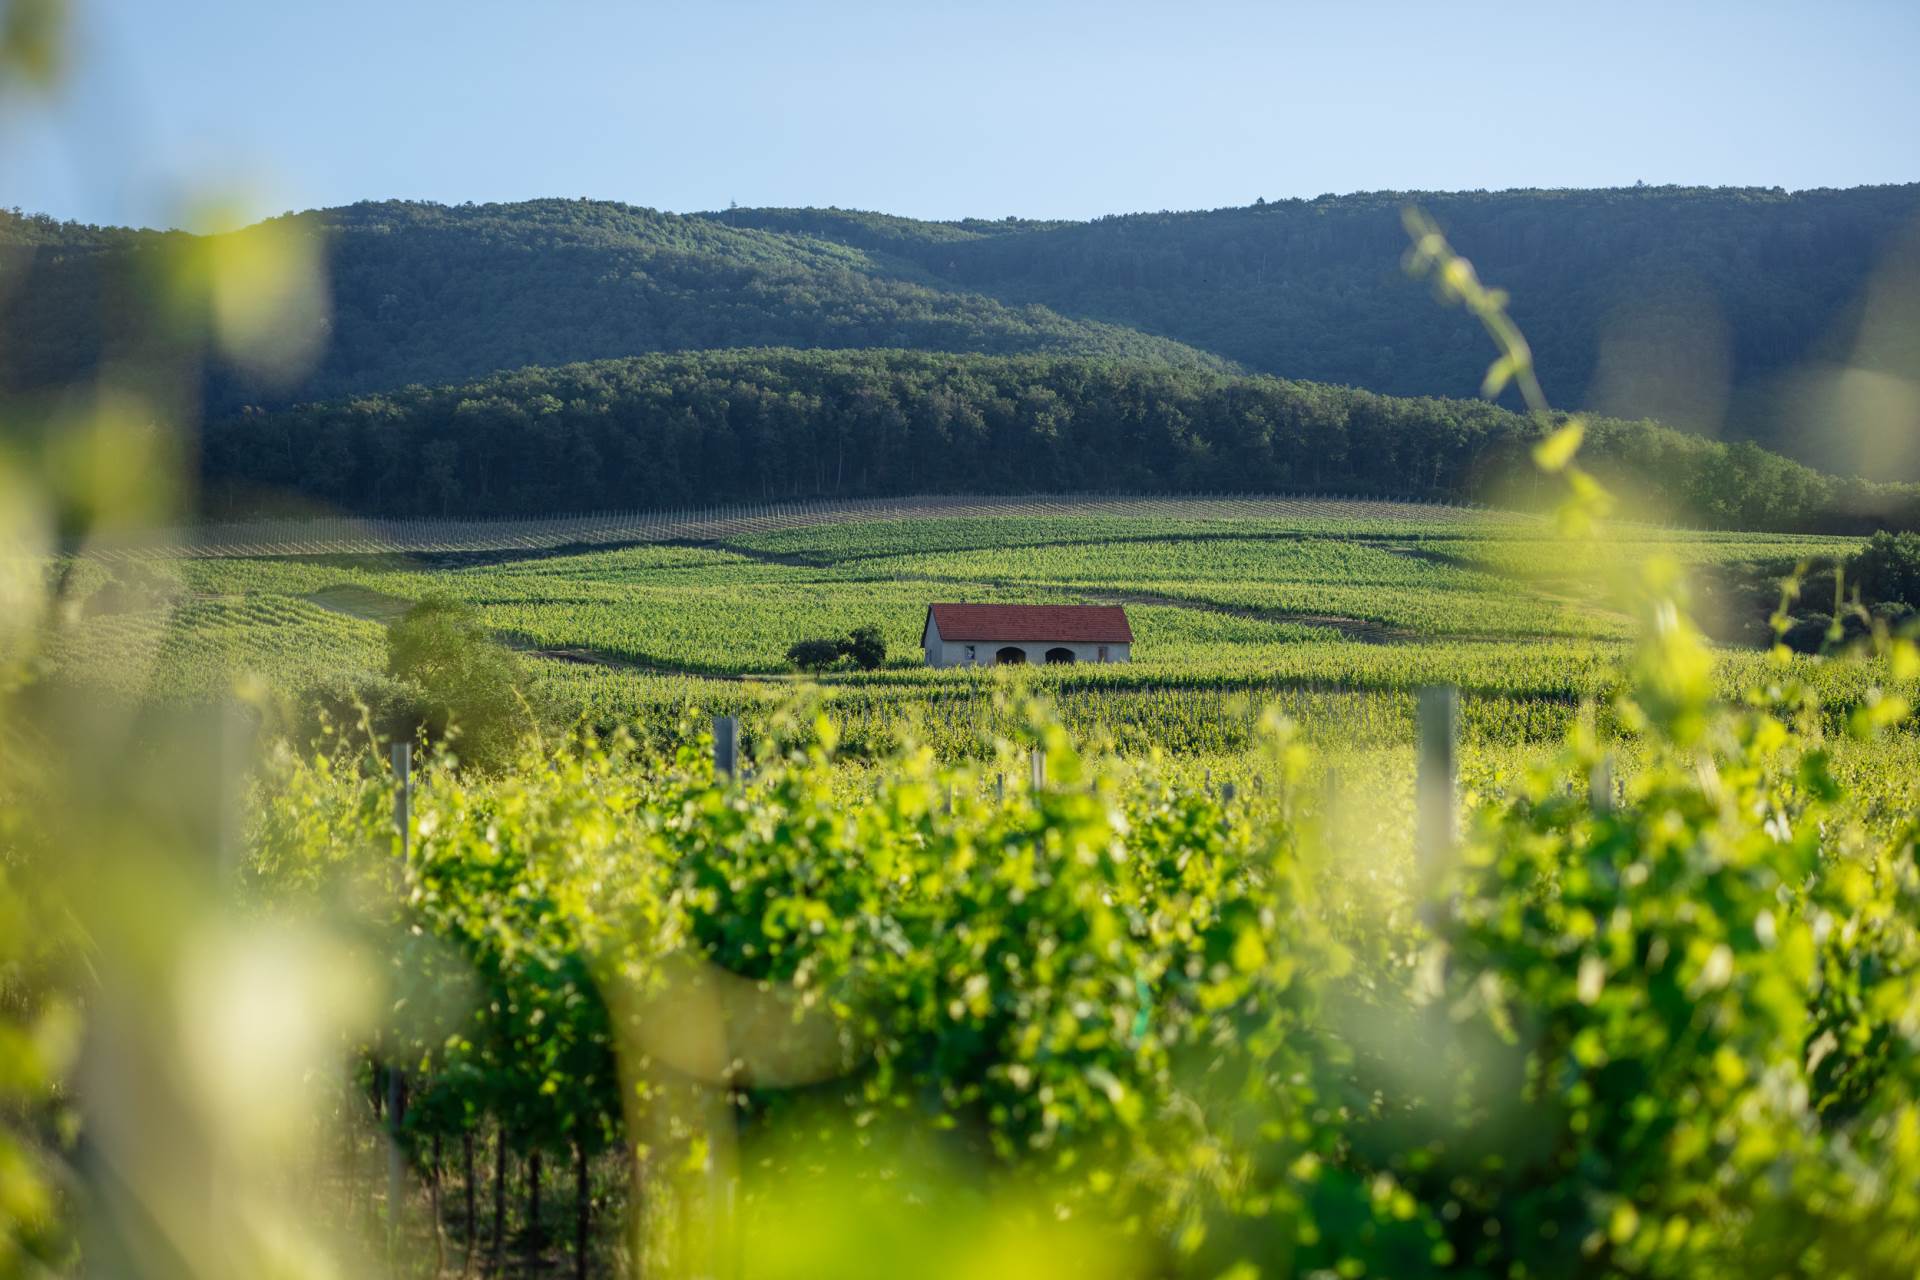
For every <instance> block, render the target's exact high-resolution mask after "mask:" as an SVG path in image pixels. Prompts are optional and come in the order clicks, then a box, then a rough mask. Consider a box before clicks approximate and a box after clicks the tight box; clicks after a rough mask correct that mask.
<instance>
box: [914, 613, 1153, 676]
mask: <svg viewBox="0 0 1920 1280" xmlns="http://www.w3.org/2000/svg"><path fill="white" fill-rule="evenodd" d="M920 643H921V647H922V648H924V649H925V650H926V651H927V665H928V666H930V667H990V666H992V665H993V664H994V663H995V662H996V661H998V655H999V653H1000V651H1001V650H1002V649H1007V648H1012V649H1018V650H1020V651H1021V652H1022V653H1024V654H1026V655H1027V661H1028V662H1029V663H1030V664H1032V665H1034V666H1041V665H1044V664H1045V662H1046V660H1047V650H1049V649H1067V650H1070V651H1072V653H1073V660H1074V661H1075V662H1131V661H1132V660H1133V652H1132V651H1133V646H1132V645H1130V644H1080V643H1077V642H1064V641H1057V640H1056V641H1046V640H967V641H959V640H943V639H942V638H941V636H940V628H939V626H938V625H937V624H936V623H935V622H934V620H933V619H932V618H931V617H929V618H928V619H927V631H926V634H925V635H924V636H922V637H921V638H920Z"/></svg>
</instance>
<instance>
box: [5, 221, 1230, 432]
mask: <svg viewBox="0 0 1920 1280" xmlns="http://www.w3.org/2000/svg"><path fill="white" fill-rule="evenodd" d="M293 219H294V221H295V223H296V224H297V225H298V227H299V228H300V229H301V230H303V231H306V232H309V233H311V234H313V235H316V236H321V237H323V238H324V240H325V244H326V253H327V263H328V277H329V284H330V287H331V294H332V321H331V331H330V341H329V343H328V345H327V346H326V348H325V350H324V354H323V355H322V357H321V360H320V363H319V365H318V367H317V368H315V369H314V370H313V371H312V372H311V374H310V375H308V376H307V377H305V378H304V379H302V380H301V381H299V382H298V383H296V384H294V385H292V386H275V387H265V386H259V385H253V384H250V383H248V382H247V381H246V380H245V379H244V378H242V377H241V376H240V375H239V374H238V373H237V372H235V371H233V370H231V369H227V368H220V367H216V368H213V369H209V370H208V371H207V374H206V383H205V386H206V399H207V404H208V407H209V408H210V409H211V410H212V411H213V412H215V413H218V412H222V411H226V410H229V409H232V408H236V407H238V406H239V405H241V404H246V403H264V404H270V405H271V404H286V403H292V402H297V401H301V400H312V399H323V398H328V397H334V396H342V395H352V394H356V393H359V392H366V391H380V390H387V389H392V388H397V387H403V386H407V385H410V384H432V383H446V382H453V381H458V380H461V379H466V378H472V377H478V376H481V375H485V374H489V373H494V372H497V371H500V370H507V369H517V368H521V367H524V366H527V365H551V364H565V363H569V362H573V361H579V360H592V359H599V358H604V357H611V356H630V355H643V354H647V353H650V352H662V351H689V350H703V349H707V348H715V347H743V346H748V347H750V346H789V347H833V348H858V347H882V346H884V347H910V348H917V349H922V350H933V351H968V352H987V353H1016V352H1049V353H1057V354H1072V355H1106V356H1115V357H1125V358H1133V359H1152V360H1158V361H1162V362H1164V363H1167V364H1169V365H1172V366H1175V367H1182V366H1216V367H1217V366H1221V365H1222V363H1223V362H1221V361H1218V360H1216V359H1214V358H1212V357H1209V356H1205V355H1203V354H1201V353H1200V352H1197V351H1194V350H1192V349H1189V348H1185V347H1182V346H1181V345H1180V344H1178V343H1174V342H1169V341H1167V340H1164V339H1159V338H1154V337H1150V336H1147V335H1143V334H1140V333H1137V332H1135V331H1133V330H1130V329H1127V328H1124V327H1118V326H1112V325H1104V324H1099V323H1089V322H1081V321H1076V320H1072V319H1069V318H1067V317H1064V316H1061V315H1059V314H1057V313H1055V312H1053V311H1051V310H1049V309H1048V308H1047V307H1045V306H1044V305H1041V304H1032V303H1019V304H1007V303H1003V302H1000V301H998V300H997V299H995V298H992V297H989V296H986V295H983V294H978V293H973V292H970V291H967V290H964V289H957V288H955V287H953V286H951V285H948V284H945V283H944V282H941V281H939V280H937V279H935V278H934V277H932V276H931V275H929V274H928V273H927V272H926V271H924V270H923V269H921V268H919V267H917V266H916V265H914V264H913V263H911V262H909V261H907V260H906V259H904V258H897V257H885V256H882V255H876V254H870V253H868V252H866V251H864V250H861V249H858V248H853V247H849V246H846V245H843V244H837V243H833V242H829V241H825V240H818V239H814V238H811V237H807V236H804V235H797V234H775V233H769V232H765V231H759V230H755V229H751V228H736V227H730V226H726V225H723V224H720V223H717V222H715V221H714V220H712V219H707V218H699V217H683V216H678V215H674V214H664V213H657V212H654V211H652V210H648V209H637V208H633V207H631V206H627V205H619V204H609V203H604V202H596V201H580V200H539V201H532V202H529V203H525V204H515V205H479V206H466V205H463V206H457V207H449V206H444V205H435V204H419V203H410V202H400V201H389V202H386V203H382V204H358V205H352V206H349V207H347V208H342V209H329V210H323V211H320V212H316V213H308V214H299V215H293ZM184 239H185V237H184V236H183V235H182V234H181V233H159V232H143V231H117V230H113V229H102V228H93V227H76V226H70V225H66V224H58V223H51V222H49V221H47V220H44V219H32V218H21V217H17V216H9V215H5V214H0V278H5V279H9V280H11V281H12V282H13V283H14V287H12V288H8V289H4V290H0V385H4V386H6V387H8V388H11V389H32V388H42V387H48V386H53V385H58V384H61V383H65V382H70V381H73V380H76V379H79V378H83V377H86V376H88V375H89V374H90V372H91V371H92V370H93V369H94V368H95V367H96V366H97V364H98V363H99V361H100V359H101V357H102V354H103V352H108V353H110V352H112V350H113V349H114V346H115V344H116V343H117V342H119V341H122V340H124V339H125V338H126V336H127V332H126V331H127V329H128V326H129V325H130V323H131V321H130V320H129V311H130V306H129V303H130V301H132V302H134V303H136V304H137V303H138V302H140V301H141V300H142V299H143V296H144V295H145V294H146V293H147V292H148V291H147V290H146V288H145V286H144V283H143V282H144V281H146V280H148V279H150V278H151V277H152V275H153V274H154V273H155V269H156V266H157V264H159V263H160V262H161V261H162V258H163V255H164V253H165V252H166V250H167V248H168V247H169V245H170V244H171V245H178V243H179V242H181V241H183V240H184ZM138 309H139V308H138V306H137V305H135V306H133V307H132V308H131V310H134V311H137V310H138Z"/></svg>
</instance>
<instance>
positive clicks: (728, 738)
mask: <svg viewBox="0 0 1920 1280" xmlns="http://www.w3.org/2000/svg"><path fill="white" fill-rule="evenodd" d="M739 770H740V717H739V716H715V717H714V718H713V772H714V776H716V777H721V778H731V777H733V776H734V775H735V774H736V773H738V772H739Z"/></svg>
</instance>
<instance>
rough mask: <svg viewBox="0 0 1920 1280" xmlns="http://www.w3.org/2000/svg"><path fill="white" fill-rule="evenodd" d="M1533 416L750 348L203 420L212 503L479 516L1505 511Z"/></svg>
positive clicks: (884, 355) (1787, 488)
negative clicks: (1223, 499)
mask: <svg viewBox="0 0 1920 1280" xmlns="http://www.w3.org/2000/svg"><path fill="white" fill-rule="evenodd" d="M1540 430H1541V429H1540V427H1539V426H1538V425H1537V424H1536V423H1534V422H1533V421H1531V420H1530V419H1528V418H1526V417H1524V416H1522V415H1520V414H1516V413H1512V412H1509V411H1508V410H1505V409H1502V408H1500V407H1498V406H1496V405H1492V404H1488V403H1486V402H1484V401H1480V400H1442V399H1435V398H1418V399H1410V398H1399V397H1390V396H1380V395H1375V394H1373V393H1371V392H1366V391H1357V390H1353V389H1350V388H1342V387H1329V386H1324V385H1316V384H1312V383H1300V382H1287V381H1282V380H1279V379H1275V378H1266V377H1243V376H1229V375H1224V374H1220V373H1217V372H1212V371H1207V370H1197V369H1175V368H1171V367H1168V366H1167V365H1165V364H1164V363H1142V362H1123V361H1102V360H1093V359H1085V358H1065V357H1048V356H1012V357H991V356H968V355H941V354H929V353H924V352H903V351H795V350H746V351H720V352H696V353H687V354H678V355H655V356H645V357H637V358H631V359H626V360H612V361H600V362H594V363H585V364H575V365H568V366H565V367H561V368H554V369H544V368H535V369H525V370H521V371H518V372H515V373H510V374H501V375H497V376H495V377H492V378H488V379H485V380H482V381H479V382H474V383H468V384H465V385H459V386H446V387H437V388H422V387H410V388H407V389H405V390H402V391H398V392H392V393H386V394H381V395H373V396H364V397H359V398H355V399H352V400H347V401H336V402H329V403H317V404H310V405H303V406H300V407H297V408H293V409H288V410H283V411H279V412H249V413H246V414H242V415H237V416H233V417H229V418H226V419H223V420H221V421H218V422H216V423H214V424H213V425H212V426H211V427H210V428H209V430H208V433H207V437H206V440H205V449H204V458H203V483H204V493H205V502H206V505H207V507H208V509H209V511H210V512H211V513H212V514H215V515H221V516H224V515H233V514H240V513H244V512H247V511H252V510H258V509H261V508H262V507H267V506H271V505H272V504H273V503H274V501H275V499H274V498H273V497H272V496H271V495H273V494H274V493H276V492H277V493H294V494H298V495H301V497H302V498H303V499H313V500H318V501H320V502H323V503H325V504H327V505H329V506H331V507H335V508H338V509H341V510H346V511H353V512H360V513H366V514H384V515H407V514H416V515H433V516H447V515H496V514H528V513H551V512H560V511H587V510H604V509H614V508H648V507H667V506H678V505H684V504H688V503H705V502H726V501H767V500H776V499H790V498H798V497H859V496H879V495H898V494H911V493H1035V492H1049V491H1075V490H1079V491H1086V490H1127V491H1182V492H1192V491H1233V492H1284V491H1301V490H1314V491H1322V492H1325V491H1332V492H1337V493H1376V494H1394V495H1409V496H1419V497H1428V498H1438V499H1449V500H1458V499H1477V500H1491V501H1514V500H1520V501H1524V500H1525V497H1526V495H1525V494H1524V493H1522V494H1515V493H1514V492H1513V491H1512V486H1513V484H1514V483H1515V482H1516V478H1519V477H1530V476H1531V475H1532V474H1533V473H1532V463H1531V461H1530V457H1529V452H1528V451H1529V449H1530V448H1531V446H1532V444H1533V443H1534V442H1535V441H1536V440H1537V438H1538V437H1539V434H1540ZM1588 438H1589V444H1588V448H1587V452H1586V454H1585V455H1584V456H1586V457H1588V458H1589V459H1590V460H1591V462H1592V463H1593V465H1594V466H1595V469H1596V470H1598V471H1600V472H1601V473H1602V474H1603V475H1606V476H1608V477H1609V478H1611V479H1613V480H1615V481H1616V482H1617V483H1618V484H1619V486H1620V488H1621V490H1622V491H1623V492H1632V493H1634V494H1636V495H1638V496H1639V497H1640V498H1641V499H1642V500H1644V501H1645V502H1646V503H1647V504H1648V505H1649V506H1650V507H1651V508H1652V509H1654V510H1655V511H1658V512H1660V513H1663V514H1667V515H1672V516H1676V517H1682V518H1685V519H1689V520H1696V521H1701V522H1705V523H1709V524H1715V525H1725V526H1735V527H1740V528H1754V529H1762V528H1765V529H1806V528H1827V529H1834V528H1842V529H1849V528H1858V527H1861V526H1863V525H1865V526H1871V525H1872V524H1874V523H1880V522H1886V521H1897V522H1909V523H1910V522H1913V521H1914V520H1915V519H1916V517H1920V501H1917V498H1920V495H1917V494H1916V491H1915V490H1914V489H1913V488H1911V487H1896V486H1875V485H1869V484H1866V483H1863V482H1859V481H1841V480H1835V479H1833V478H1831V477H1828V476H1825V475H1822V474H1820V473H1818V472H1815V471H1813V470H1811V469H1809V468H1807V467H1805V466H1802V465H1800V464H1798V463H1794V462H1791V461H1788V460H1787V459H1784V458H1781V457H1779V456H1777V455H1774V454H1769V453H1767V452H1765V451H1764V450H1761V449H1759V448H1757V447H1755V446H1754V445H1752V444H1740V445H1733V446H1728V445H1724V444H1720V443H1717V442H1714V441H1710V440H1706V439H1703V438H1701V437H1698V436H1692V435H1687V434H1684V433H1681V432H1677V431H1673V430H1669V429H1667V428H1663V427H1660V426H1658V425H1656V424H1653V423H1649V422H1626V421H1618V420H1609V419H1602V420H1599V421H1596V422H1594V423H1593V424H1591V425H1590V427H1589V436H1588Z"/></svg>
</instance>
